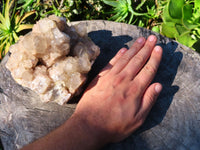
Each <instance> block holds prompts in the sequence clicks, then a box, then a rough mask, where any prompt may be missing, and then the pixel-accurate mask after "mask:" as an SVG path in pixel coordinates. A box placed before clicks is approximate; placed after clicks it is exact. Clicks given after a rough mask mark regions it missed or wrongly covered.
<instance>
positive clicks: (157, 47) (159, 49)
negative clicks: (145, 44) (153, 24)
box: [154, 46, 162, 52]
mask: <svg viewBox="0 0 200 150" xmlns="http://www.w3.org/2000/svg"><path fill="white" fill-rule="evenodd" d="M161 49H162V48H161V47H160V46H156V47H155V48H154V50H155V52H160V51H161Z"/></svg>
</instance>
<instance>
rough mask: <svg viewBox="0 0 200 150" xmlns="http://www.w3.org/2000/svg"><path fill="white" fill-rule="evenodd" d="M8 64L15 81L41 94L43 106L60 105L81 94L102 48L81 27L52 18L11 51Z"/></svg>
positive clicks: (21, 39) (61, 19) (36, 28)
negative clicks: (48, 104) (44, 103)
mask: <svg viewBox="0 0 200 150" xmlns="http://www.w3.org/2000/svg"><path fill="white" fill-rule="evenodd" d="M10 52H11V56H10V58H9V60H8V62H7V64H6V67H7V68H8V69H9V70H10V72H11V74H12V77H13V78H14V79H15V81H16V82H17V83H19V84H21V85H22V86H25V87H28V88H30V89H32V90H34V91H35V92H36V93H38V94H39V96H40V98H41V100H42V101H43V102H48V101H53V102H57V103H58V104H60V105H63V104H64V103H66V102H67V101H68V100H69V99H70V98H71V97H72V96H74V95H75V94H77V93H78V91H79V90H80V87H81V85H82V84H83V83H84V82H85V80H86V76H87V73H88V72H89V71H90V69H91V65H92V64H93V62H94V60H95V59H96V57H97V56H98V55H99V53H100V50H99V48H98V47H97V46H96V45H95V44H94V43H93V42H92V41H91V40H90V39H89V38H88V37H87V34H86V30H85V29H84V28H83V27H81V26H78V25H77V26H75V27H73V26H71V27H69V26H68V25H67V24H66V20H65V19H64V18H60V17H56V16H49V17H48V18H44V19H42V20H40V21H38V22H37V23H36V24H35V25H34V26H33V30H32V32H29V33H28V34H26V35H25V36H23V37H20V39H19V41H18V42H17V43H16V44H14V45H12V46H11V47H10Z"/></svg>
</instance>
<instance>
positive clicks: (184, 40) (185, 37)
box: [177, 33, 197, 47]
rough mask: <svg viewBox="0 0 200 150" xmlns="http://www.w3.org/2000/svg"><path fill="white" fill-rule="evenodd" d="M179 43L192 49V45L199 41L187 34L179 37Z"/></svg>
mask: <svg viewBox="0 0 200 150" xmlns="http://www.w3.org/2000/svg"><path fill="white" fill-rule="evenodd" d="M177 41H178V42H180V43H181V44H183V45H186V46H188V47H192V45H193V44H194V43H195V42H196V41H197V40H194V39H192V37H191V35H190V33H186V34H183V35H181V36H179V37H177Z"/></svg>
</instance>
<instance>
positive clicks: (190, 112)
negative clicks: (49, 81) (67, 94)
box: [0, 20, 200, 150]
mask: <svg viewBox="0 0 200 150" xmlns="http://www.w3.org/2000/svg"><path fill="white" fill-rule="evenodd" d="M77 23H79V25H81V26H86V28H87V32H88V35H89V37H90V38H91V39H92V40H93V41H94V43H95V44H96V45H98V46H99V47H100V49H101V54H100V56H99V57H98V59H97V60H96V62H95V63H94V65H93V68H92V70H91V72H90V73H89V79H88V82H87V84H88V83H89V82H90V81H91V80H92V78H93V77H94V76H95V75H97V74H98V72H99V71H100V70H101V69H102V68H103V67H104V66H105V65H106V64H107V63H108V62H109V60H110V59H111V58H112V57H113V56H114V55H115V54H116V52H117V51H118V50H119V49H120V48H122V47H130V46H131V44H133V42H134V41H135V40H136V39H137V38H138V37H140V36H144V37H148V36H149V35H150V34H154V35H156V36H157V37H158V42H157V44H158V45H160V46H162V48H163V50H164V52H163V59H162V62H161V65H160V67H159V70H158V73H157V75H156V77H155V79H154V82H160V83H162V84H163V91H162V93H161V95H160V96H159V98H158V100H157V102H156V104H155V106H154V107H153V109H152V111H151V112H150V114H149V116H148V118H147V120H146V121H145V123H144V125H143V126H142V127H141V128H140V129H138V130H137V131H136V132H135V133H133V134H132V135H131V136H129V137H128V138H127V139H125V140H124V141H122V142H119V143H114V144H110V145H107V146H105V148H104V150H111V149H112V150H122V149H123V150H133V149H134V150H188V149H190V150H199V149H200V130H199V127H200V55H199V54H198V53H196V52H194V51H192V50H191V49H189V48H187V47H185V46H183V45H181V44H179V43H178V42H176V41H173V40H171V39H168V38H166V37H163V36H161V35H159V34H157V33H154V32H152V31H149V30H146V29H144V28H139V27H136V26H133V25H127V24H123V23H115V22H109V21H102V20H98V21H81V22H73V23H71V24H77ZM8 57H9V55H7V56H6V57H5V58H4V59H3V61H2V62H1V64H0V136H1V140H2V143H3V145H4V148H5V150H15V149H18V148H21V147H22V146H23V145H26V144H28V143H30V142H32V141H34V140H36V139H38V138H39V137H41V136H44V135H46V134H47V133H49V132H50V131H51V130H53V129H54V128H56V127H58V126H59V125H61V124H62V123H63V122H64V121H65V120H66V119H68V118H69V117H70V116H71V114H72V113H73V111H74V109H75V107H76V102H77V99H78V98H77V99H76V100H74V101H73V102H72V103H71V104H67V105H65V106H59V105H58V104H55V103H47V104H42V103H40V102H39V97H38V95H37V94H35V93H34V92H32V91H31V90H29V89H27V88H24V87H22V86H20V85H18V84H17V83H16V82H15V81H14V80H13V78H12V77H11V75H10V72H9V71H8V70H7V69H6V68H5V63H6V61H7V59H8ZM111 109H112V108H111Z"/></svg>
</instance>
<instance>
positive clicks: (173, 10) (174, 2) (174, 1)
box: [168, 0, 184, 19]
mask: <svg viewBox="0 0 200 150" xmlns="http://www.w3.org/2000/svg"><path fill="white" fill-rule="evenodd" d="M183 6H184V0H170V1H169V7H168V11H169V14H170V16H171V17H172V18H174V19H181V18H182V8H183Z"/></svg>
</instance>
